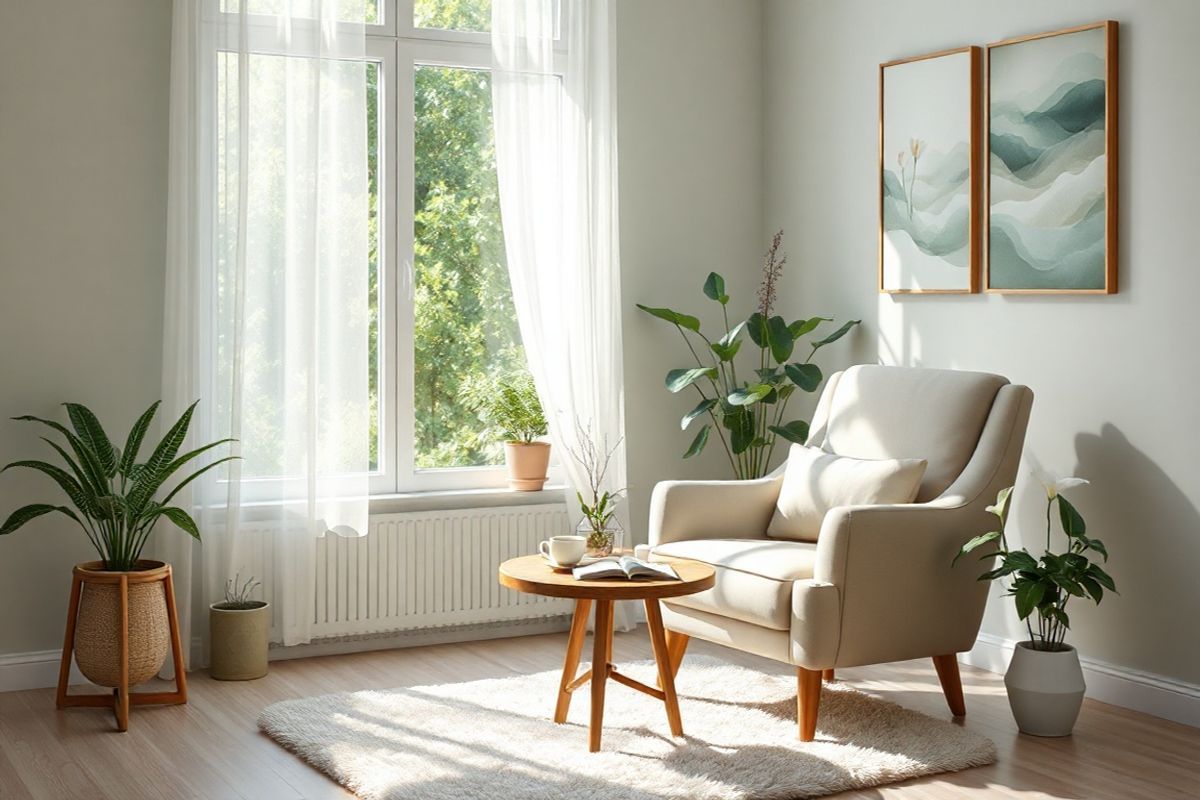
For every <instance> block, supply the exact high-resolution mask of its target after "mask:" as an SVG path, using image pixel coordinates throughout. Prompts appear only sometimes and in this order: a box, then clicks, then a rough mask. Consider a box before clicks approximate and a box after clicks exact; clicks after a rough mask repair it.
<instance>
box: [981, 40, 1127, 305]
mask: <svg viewBox="0 0 1200 800" xmlns="http://www.w3.org/2000/svg"><path fill="white" fill-rule="evenodd" d="M1115 37H1116V23H1115V22H1106V23H1099V24H1098V25H1093V26H1087V27H1083V28H1073V29H1071V30H1069V31H1061V32H1057V33H1050V34H1042V35H1039V36H1036V37H1024V38H1021V39H1013V40H1009V41H1007V42H999V43H997V44H993V45H989V46H988V289H989V290H992V291H1012V292H1096V293H1109V292H1113V291H1115V290H1116V274H1115V269H1116V248H1115V229H1114V221H1115V218H1116V217H1115V211H1116V182H1115V174H1116V173H1115V166H1114V165H1115V157H1116V147H1115V144H1116V136H1115V132H1116V131H1115V125H1114V122H1115V114H1114V111H1115V106H1114V105H1113V99H1112V98H1114V97H1115V79H1116V69H1115V67H1116V65H1115V43H1116V38H1115ZM1110 47H1111V48H1112V49H1110Z"/></svg>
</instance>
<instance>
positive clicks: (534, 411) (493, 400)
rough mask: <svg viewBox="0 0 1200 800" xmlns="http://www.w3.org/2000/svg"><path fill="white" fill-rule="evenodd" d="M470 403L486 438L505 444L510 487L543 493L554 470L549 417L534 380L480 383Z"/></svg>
mask: <svg viewBox="0 0 1200 800" xmlns="http://www.w3.org/2000/svg"><path fill="white" fill-rule="evenodd" d="M466 399H467V403H468V404H469V405H470V407H471V408H473V409H474V410H475V412H476V413H477V414H479V418H480V420H481V421H482V422H483V424H484V425H485V432H484V433H483V434H481V435H483V436H489V435H490V436H495V437H496V438H498V439H501V440H502V441H503V442H504V465H505V468H506V469H507V471H508V486H509V488H510V489H514V490H515V491H518V492H540V491H541V490H542V487H543V486H545V485H546V478H547V475H546V471H547V470H548V469H549V467H550V443H549V442H543V441H538V437H539V436H545V435H546V417H545V414H543V413H542V404H541V402H540V401H539V400H538V395H537V389H536V388H535V387H534V385H533V378H532V377H531V376H530V375H529V374H528V373H515V374H511V375H503V376H500V377H497V378H490V379H486V380H482V381H477V382H475V383H474V384H472V385H471V386H469V387H468V388H467V398H466Z"/></svg>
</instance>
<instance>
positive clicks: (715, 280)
mask: <svg viewBox="0 0 1200 800" xmlns="http://www.w3.org/2000/svg"><path fill="white" fill-rule="evenodd" d="M704 296H705V297H707V298H709V299H710V300H716V301H717V302H718V303H720V304H721V305H725V304H726V303H728V302H729V295H727V294H725V279H724V278H722V277H721V276H720V275H718V274H717V273H715V272H710V273H708V279H707V280H706V281H704Z"/></svg>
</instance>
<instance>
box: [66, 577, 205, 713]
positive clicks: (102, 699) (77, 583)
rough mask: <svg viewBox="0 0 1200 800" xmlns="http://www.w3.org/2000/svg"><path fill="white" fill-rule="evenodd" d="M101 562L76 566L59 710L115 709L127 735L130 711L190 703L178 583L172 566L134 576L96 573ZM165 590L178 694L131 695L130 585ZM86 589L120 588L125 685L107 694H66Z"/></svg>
mask: <svg viewBox="0 0 1200 800" xmlns="http://www.w3.org/2000/svg"><path fill="white" fill-rule="evenodd" d="M96 566H98V562H90V563H87V564H78V565H76V566H75V569H74V570H73V572H72V579H71V601H70V604H69V606H68V607H67V632H66V636H65V637H64V638H63V651H62V663H61V665H60V666H59V669H58V693H57V696H56V697H55V706H56V707H57V708H60V709H63V708H73V707H85V708H111V709H112V710H113V714H114V715H115V716H116V719H117V730H119V731H126V730H128V729H129V707H130V706H144V705H181V704H183V703H186V702H187V677H186V675H185V674H184V667H183V644H182V642H181V641H180V637H179V617H178V615H177V614H176V611H175V582H174V581H173V580H172V579H171V565H170V564H161V565H160V566H157V567H154V568H152V569H147V570H140V571H135V572H105V571H102V570H101V569H95V568H94V567H96ZM159 581H161V582H162V584H163V595H164V598H165V599H166V602H167V622H168V624H169V626H170V631H171V661H172V663H173V665H174V668H175V691H173V692H131V691H129V585H130V584H132V583H155V582H159ZM85 583H92V584H116V585H117V587H118V595H117V596H118V604H119V605H118V608H119V609H120V611H119V613H120V617H121V619H120V624H119V625H118V628H117V630H118V651H119V653H120V659H121V685H119V686H117V687H116V688H114V689H113V690H112V695H111V696H110V695H106V694H79V695H72V694H67V684H68V682H69V681H70V678H71V657H72V656H73V655H74V653H75V623H76V620H77V618H78V616H79V598H80V595H81V594H82V592H83V585H84V584H85Z"/></svg>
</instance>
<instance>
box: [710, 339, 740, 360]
mask: <svg viewBox="0 0 1200 800" xmlns="http://www.w3.org/2000/svg"><path fill="white" fill-rule="evenodd" d="M709 347H710V348H712V351H713V352H714V353H716V354H717V358H719V359H721V360H722V361H733V357H734V356H736V355H737V352H738V350H741V349H742V343H741V342H732V343H730V344H724V343H723V342H713V343H712V344H710V345H709Z"/></svg>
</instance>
